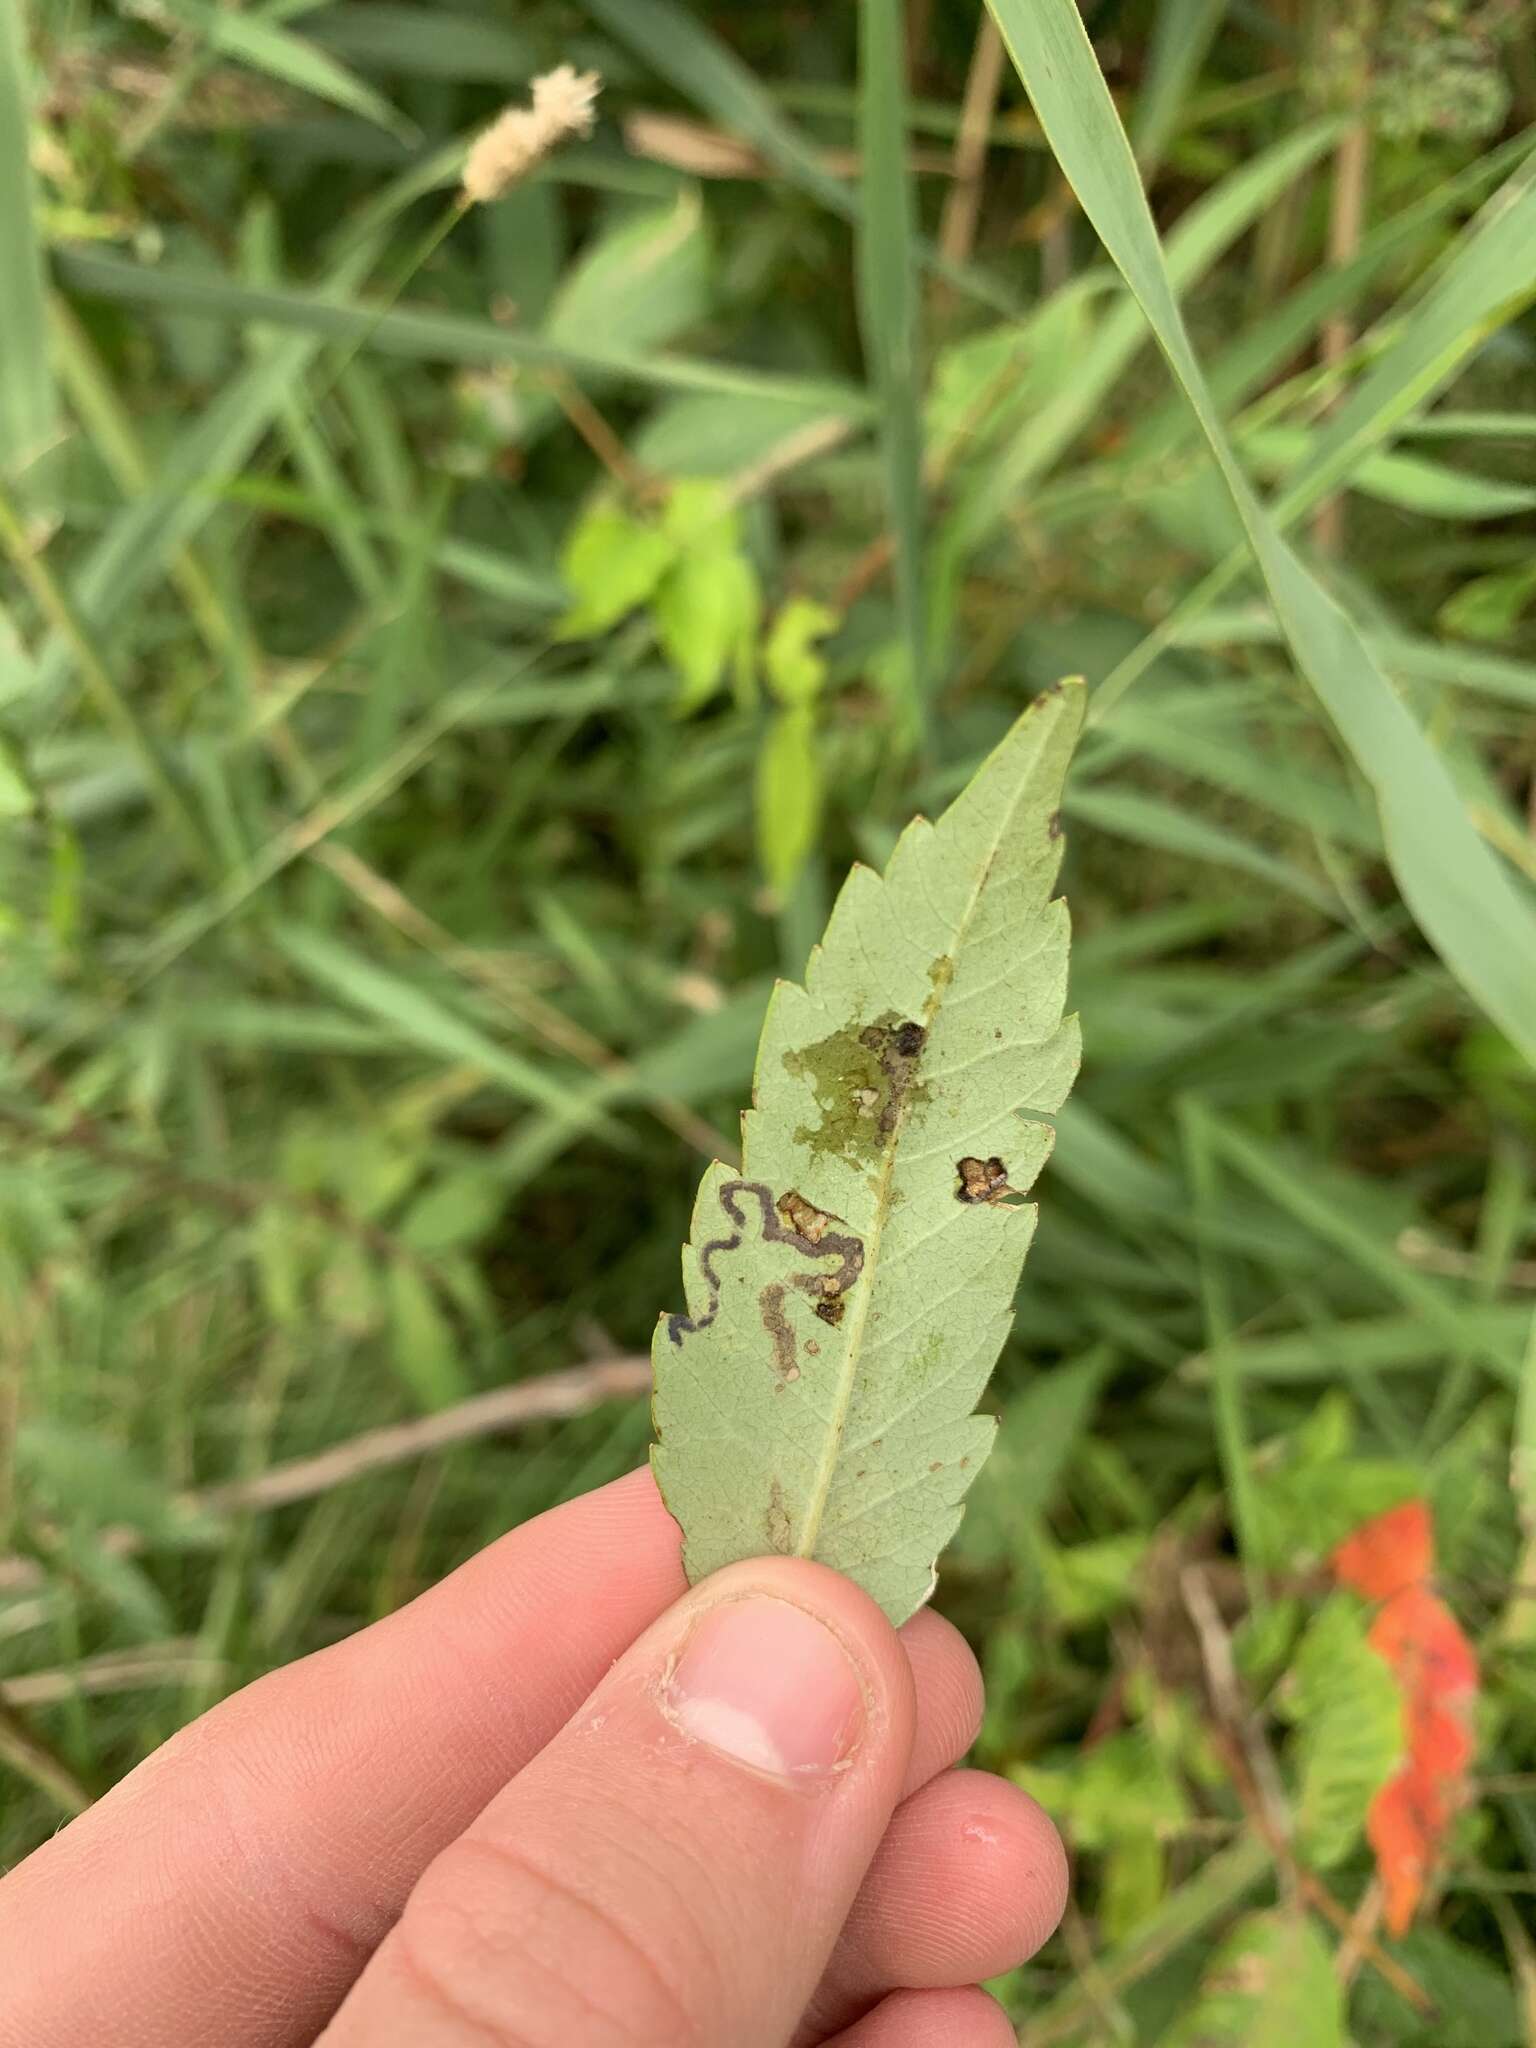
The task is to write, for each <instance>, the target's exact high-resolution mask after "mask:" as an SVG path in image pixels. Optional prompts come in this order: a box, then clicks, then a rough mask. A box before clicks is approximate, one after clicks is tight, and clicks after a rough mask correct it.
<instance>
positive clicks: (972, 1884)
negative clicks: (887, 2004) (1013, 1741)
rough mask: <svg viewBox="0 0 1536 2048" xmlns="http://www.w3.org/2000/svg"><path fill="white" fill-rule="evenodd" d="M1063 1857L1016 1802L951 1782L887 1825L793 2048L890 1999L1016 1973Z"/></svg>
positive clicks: (985, 1781)
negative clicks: (905, 1991)
mask: <svg viewBox="0 0 1536 2048" xmlns="http://www.w3.org/2000/svg"><path fill="white" fill-rule="evenodd" d="M1066 1899H1067V1863H1066V1854H1065V1851H1064V1850H1063V1848H1062V1845H1061V1837H1060V1836H1059V1835H1058V1834H1057V1832H1056V1829H1055V1827H1054V1826H1053V1825H1052V1823H1051V1821H1050V1819H1049V1818H1048V1817H1047V1815H1046V1814H1045V1813H1044V1812H1043V1811H1042V1810H1041V1808H1040V1807H1039V1806H1037V1805H1036V1804H1035V1802H1034V1800H1033V1799H1031V1798H1030V1797H1029V1796H1028V1794H1027V1793H1024V1792H1021V1791H1020V1790H1019V1789H1018V1787H1017V1786H1014V1785H1010V1784H1009V1783H1008V1782H1007V1781H1006V1780H1005V1779H1002V1778H995V1777H993V1776H992V1775H991V1774H990V1773H989V1772H985V1771H950V1772H947V1773H946V1774H945V1775H944V1776H942V1777H939V1778H935V1779H934V1780H933V1782H932V1783H931V1784H928V1785H926V1786H925V1787H924V1788H923V1789H922V1790H921V1791H919V1792H917V1793H916V1794H914V1796H913V1797H912V1798H910V1799H908V1800H907V1801H906V1802H905V1804H904V1805H903V1806H902V1807H901V1808H900V1809H899V1810H898V1811H897V1813H896V1814H895V1815H894V1816H893V1818H892V1821H891V1825H890V1827H889V1828H888V1829H887V1830H886V1834H885V1838H884V1840H883V1841H882V1842H881V1844H880V1847H879V1849H878V1851H877V1852H876V1854H875V1858H874V1861H873V1862H872V1864H871V1865H870V1869H869V1873H868V1876H867V1877H866V1878H865V1881H864V1884H863V1886H862V1887H861V1888H860V1892H859V1896H858V1898H857V1900H856V1901H855V1903H854V1907H853V1910H852V1912H851V1913H850V1915H849V1918H848V1923H847V1926H846V1927H845V1929H844V1931H843V1936H842V1939H841V1941H840V1942H839V1944H838V1948H837V1952H836V1954H835V1955H834V1957H833V1960H832V1963H831V1966H830V1967H829V1969H828V1971H827V1975H826V1978H825V1980H824V1981H823V1983H822V1984H821V1986H820V1987H819V1989H818V1991H817V1994H816V1997H815V1998H814V2000H813V2001H812V2004H811V2006H810V2009H809V2011H808V2013H807V2016H806V2020H805V2022H804V2023H803V2024H802V2028H801V2031H800V2034H799V2036H798V2037H797V2048H804V2044H806V2043H809V2042H814V2041H820V2040H822V2039H824V2038H825V2036H826V2035H828V2034H830V2033H833V2032H835V2031H836V2029H837V2028H838V2027H845V2026H847V2025H849V2023H850V2022H851V2021H853V2020H855V2019H856V2018H857V2017H858V2016H859V2015H860V2014H861V2013H863V2012H865V2011H867V2010H868V2009H869V2007H870V2006H872V2005H874V2004H875V2003H876V2002H877V2001H878V2000H880V1999H881V1998H883V1997H884V1996H885V1995H886V1993H888V1992H890V1991H892V1990H895V1989H896V1988H898V1987H905V1988H910V1989H914V1990H918V1989H934V1990H937V1989H941V1988H946V1987H951V1986H956V1985H965V1984H971V1983H974V1982H975V1981H976V1980H977V1979H978V1978H986V1977H996V1976H1000V1975H1001V1974H1002V1973H1003V1971H1005V1970H1012V1969H1016V1968H1017V1967H1018V1966H1019V1964H1021V1963H1024V1962H1027V1961H1028V1960H1029V1958H1030V1957H1031V1956H1032V1955H1034V1953H1035V1952H1036V1950H1037V1949H1040V1948H1042V1947H1043V1946H1044V1945H1045V1943H1046V1942H1047V1941H1048V1940H1049V1939H1050V1937H1051V1935H1052V1934H1053V1933H1054V1932H1055V1930H1056V1927H1057V1924H1058V1923H1059V1921H1060V1919H1061V1916H1062V1913H1063V1912H1064V1911H1065V1908H1066Z"/></svg>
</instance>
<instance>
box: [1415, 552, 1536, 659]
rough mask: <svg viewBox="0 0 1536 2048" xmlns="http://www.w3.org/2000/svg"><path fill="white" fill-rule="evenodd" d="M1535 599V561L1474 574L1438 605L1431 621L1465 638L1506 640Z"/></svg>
mask: <svg viewBox="0 0 1536 2048" xmlns="http://www.w3.org/2000/svg"><path fill="white" fill-rule="evenodd" d="M1533 600H1536V562H1522V563H1521V564H1520V565H1519V567H1518V568H1514V569H1500V570H1497V571H1496V572H1495V573H1494V574H1493V575H1491V576H1475V577H1473V579H1472V581H1471V582H1470V583H1464V584H1463V585H1462V586H1461V588H1460V590H1458V591H1457V593H1456V595H1455V596H1454V597H1451V598H1447V600H1446V602H1445V603H1444V604H1443V605H1441V607H1440V610H1439V613H1438V615H1437V617H1436V620H1435V623H1436V625H1438V626H1439V627H1440V629H1441V631H1442V632H1445V633H1454V634H1459V635H1460V636H1461V637H1462V638H1463V639H1466V640H1493V641H1499V640H1509V639H1512V638H1513V637H1514V632H1515V628H1516V627H1517V626H1518V625H1519V623H1520V620H1521V618H1522V617H1523V616H1524V614H1525V612H1526V610H1527V609H1528V608H1529V606H1530V605H1531V603H1532V601H1533Z"/></svg>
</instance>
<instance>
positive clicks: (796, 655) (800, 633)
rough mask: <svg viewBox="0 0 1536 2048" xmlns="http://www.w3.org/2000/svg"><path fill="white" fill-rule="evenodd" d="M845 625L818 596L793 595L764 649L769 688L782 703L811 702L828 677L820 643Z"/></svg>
mask: <svg viewBox="0 0 1536 2048" xmlns="http://www.w3.org/2000/svg"><path fill="white" fill-rule="evenodd" d="M841 624H842V621H841V619H840V618H839V617H838V615H837V613H836V612H834V611H832V610H830V609H829V608H828V607H827V606H826V605H824V604H817V603H816V601H815V599H814V598H809V597H792V598H791V599H790V600H789V602H788V604H786V605H785V606H784V609H783V610H782V611H781V612H780V613H779V615H778V617H777V618H776V619H775V620H774V622H773V630H772V632H771V633H770V634H769V635H768V645H767V646H766V647H765V648H764V649H763V671H764V673H765V675H766V676H767V678H768V687H769V689H770V690H772V692H773V694H774V696H775V697H777V698H778V700H779V702H780V703H781V704H811V703H814V702H815V700H816V699H817V698H818V697H819V696H820V695H821V692H822V690H823V688H824V687H825V684H826V680H827V664H826V662H825V660H824V659H823V658H822V656H821V654H820V652H819V651H818V648H817V642H818V641H820V640H825V639H826V638H827V636H828V634H829V633H835V632H836V631H837V629H838V627H839V626H840V625H841Z"/></svg>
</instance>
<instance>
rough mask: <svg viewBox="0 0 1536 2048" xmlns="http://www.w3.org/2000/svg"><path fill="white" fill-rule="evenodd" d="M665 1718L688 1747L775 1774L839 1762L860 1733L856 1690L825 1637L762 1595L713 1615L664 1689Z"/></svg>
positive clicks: (811, 1619)
mask: <svg viewBox="0 0 1536 2048" xmlns="http://www.w3.org/2000/svg"><path fill="white" fill-rule="evenodd" d="M666 1705H667V1710H668V1712H669V1713H670V1715H671V1717H672V1719H673V1721H674V1722H675V1723H676V1724H677V1726H678V1727H680V1728H681V1729H682V1730H683V1731H684V1733H685V1734H688V1735H691V1736H692V1737H693V1738H694V1740H695V1741H697V1742H707V1743H708V1744H709V1746H710V1747H711V1748H712V1749H717V1750H719V1751H720V1752H721V1753H722V1754H723V1755H725V1756H728V1757H733V1758H734V1759H735V1760H736V1761H737V1762H738V1763H743V1764H751V1765H753V1766H754V1767H755V1768H756V1769H757V1770H760V1771H771V1772H773V1773H774V1774H775V1775H776V1776H778V1777H784V1778H791V1777H801V1776H813V1775H816V1774H817V1773H825V1772H828V1771H834V1770H836V1769H837V1768H838V1766H839V1765H840V1764H843V1763H845V1762H846V1761H847V1759H848V1757H849V1755H850V1754H851V1753H852V1751H853V1749H854V1746H855V1745H856V1743H857V1742H858V1739H859V1735H860V1732H861V1730H862V1729H863V1726H864V1689H863V1687H862V1685H861V1684H860V1682H859V1677H858V1673H857V1672H856V1671H855V1670H854V1668H853V1665H852V1664H851V1663H850V1662H849V1659H848V1653H847V1652H846V1651H845V1650H844V1648H843V1646H842V1644H841V1643H840V1642H839V1641H838V1639H837V1637H836V1636H835V1635H833V1633H832V1631H831V1630H830V1629H828V1628H826V1627H824V1626H823V1624H822V1623H821V1622H819V1621H817V1620H816V1618H815V1616H814V1615H810V1614H807V1613H806V1612H805V1610H804V1609H803V1608H800V1607H792V1606H791V1605H790V1604H789V1602H788V1601H786V1600H774V1599H770V1598H769V1597H767V1596H766V1595H757V1596H750V1597H748V1598H746V1599H742V1600H728V1601H725V1602H723V1603H722V1604H721V1605H720V1606H719V1607H716V1608H714V1609H712V1610H711V1611H710V1612H709V1613H708V1614H706V1615H705V1616H704V1618H703V1620H702V1621H701V1622H700V1623H699V1624H698V1626H697V1628H695V1630H694V1632H693V1634H692V1635H691V1636H690V1637H689V1638H688V1640H687V1642H686V1643H685V1644H684V1646H683V1652H682V1655H681V1656H680V1657H679V1659H678V1661H677V1666H676V1669H675V1670H674V1671H673V1673H672V1676H671V1678H670V1680H669V1681H668V1684H667V1687H666Z"/></svg>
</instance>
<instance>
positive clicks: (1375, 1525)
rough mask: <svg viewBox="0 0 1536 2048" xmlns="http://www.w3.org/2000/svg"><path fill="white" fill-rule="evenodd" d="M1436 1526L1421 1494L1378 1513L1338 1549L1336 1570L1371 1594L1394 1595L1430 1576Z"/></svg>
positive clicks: (1340, 1577)
mask: <svg viewBox="0 0 1536 2048" xmlns="http://www.w3.org/2000/svg"><path fill="white" fill-rule="evenodd" d="M1433 1553H1434V1530H1433V1528H1432V1526H1431V1524H1430V1518H1429V1509H1428V1507H1427V1506H1426V1505H1425V1503H1424V1502H1423V1501H1421V1500H1407V1501H1404V1502H1403V1504H1402V1506H1401V1507H1396V1508H1389V1509H1388V1510H1387V1512H1386V1513H1385V1514H1384V1515H1377V1516H1376V1518H1375V1520H1374V1521H1370V1522H1367V1523H1366V1524H1365V1526H1364V1527H1363V1528H1360V1529H1357V1530H1356V1531H1355V1532H1354V1534H1353V1535H1352V1536H1347V1537H1346V1538H1345V1539H1344V1541H1343V1542H1342V1543H1341V1544H1340V1545H1339V1546H1338V1548H1337V1549H1336V1550H1335V1551H1334V1553H1333V1576H1334V1577H1335V1578H1336V1579H1337V1580H1338V1582H1339V1584H1340V1585H1341V1586H1348V1587H1350V1588H1351V1589H1352V1590H1353V1591H1354V1592H1356V1593H1359V1594H1362V1595H1363V1596H1364V1597H1365V1599H1367V1600H1389V1599H1391V1597H1392V1595H1393V1594H1394V1593H1400V1592H1402V1590H1403V1588H1404V1587H1405V1586H1416V1585H1418V1584H1419V1583H1420V1582H1421V1581H1422V1580H1424V1579H1427V1578H1428V1576H1429V1571H1430V1565H1431V1562H1432V1559H1433Z"/></svg>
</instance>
